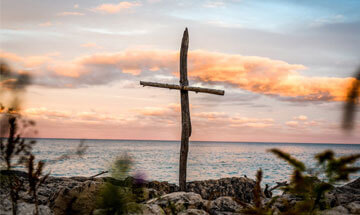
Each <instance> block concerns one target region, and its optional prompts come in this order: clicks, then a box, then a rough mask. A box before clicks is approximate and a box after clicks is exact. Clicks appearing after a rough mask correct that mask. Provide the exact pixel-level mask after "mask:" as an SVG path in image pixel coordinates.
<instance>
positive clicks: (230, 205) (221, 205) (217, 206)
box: [207, 196, 243, 214]
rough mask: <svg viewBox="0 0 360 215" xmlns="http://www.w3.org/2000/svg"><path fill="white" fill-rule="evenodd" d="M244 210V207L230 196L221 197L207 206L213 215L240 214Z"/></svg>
mask: <svg viewBox="0 0 360 215" xmlns="http://www.w3.org/2000/svg"><path fill="white" fill-rule="evenodd" d="M242 208H243V207H242V206H240V205H239V204H238V203H237V202H236V201H234V199H233V198H232V197H229V196H222V197H219V198H217V199H215V200H213V201H211V202H210V204H208V205H207V210H208V211H210V213H211V214H218V213H220V212H239V211H240V210H241V209H242Z"/></svg>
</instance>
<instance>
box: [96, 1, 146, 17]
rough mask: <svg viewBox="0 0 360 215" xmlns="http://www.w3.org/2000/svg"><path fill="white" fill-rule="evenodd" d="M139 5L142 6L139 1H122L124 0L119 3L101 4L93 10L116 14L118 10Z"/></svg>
mask: <svg viewBox="0 0 360 215" xmlns="http://www.w3.org/2000/svg"><path fill="white" fill-rule="evenodd" d="M138 6H141V4H140V3H137V2H127V1H122V2H119V3H118V4H101V5H99V6H97V7H95V8H93V9H92V10H93V11H96V12H103V13H110V14H114V13H118V12H120V11H123V10H126V9H130V8H133V7H138Z"/></svg>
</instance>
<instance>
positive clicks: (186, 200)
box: [147, 192, 204, 214]
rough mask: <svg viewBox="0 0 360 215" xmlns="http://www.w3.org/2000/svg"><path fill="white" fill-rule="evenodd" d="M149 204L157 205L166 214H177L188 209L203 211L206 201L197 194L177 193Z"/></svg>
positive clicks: (156, 199)
mask: <svg viewBox="0 0 360 215" xmlns="http://www.w3.org/2000/svg"><path fill="white" fill-rule="evenodd" d="M147 204H157V205H159V206H160V207H161V208H162V209H163V210H164V211H165V213H167V214H177V213H179V212H181V211H183V210H186V209H202V208H203V207H204V200H203V199H202V198H201V196H200V195H199V194H197V193H192V192H189V193H186V192H175V193H169V194H166V195H163V196H161V197H159V198H155V199H151V200H149V201H148V202H147Z"/></svg>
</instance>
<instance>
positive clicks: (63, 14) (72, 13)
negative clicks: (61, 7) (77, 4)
mask: <svg viewBox="0 0 360 215" xmlns="http://www.w3.org/2000/svg"><path fill="white" fill-rule="evenodd" d="M57 15H58V16H84V15H85V14H84V13H80V12H71V11H65V12H61V13H58V14H57Z"/></svg>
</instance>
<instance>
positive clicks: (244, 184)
mask: <svg viewBox="0 0 360 215" xmlns="http://www.w3.org/2000/svg"><path fill="white" fill-rule="evenodd" d="M4 174H7V173H4V172H2V175H4ZM15 174H16V175H17V176H18V178H19V179H20V180H23V181H24V189H23V190H21V191H20V192H19V194H20V197H21V200H19V203H18V214H33V211H34V208H35V202H34V200H33V199H32V197H31V196H30V195H29V194H28V192H27V189H26V186H28V185H27V184H26V174H25V173H24V172H19V171H16V172H15ZM105 182H110V183H112V184H114V185H116V184H121V183H124V182H126V183H135V180H134V179H133V178H131V177H129V178H126V179H125V181H117V180H115V179H113V178H110V177H98V178H90V177H51V176H50V177H49V178H48V179H47V180H46V181H45V183H44V184H42V185H41V186H40V187H39V188H38V205H39V211H40V214H43V215H45V214H54V215H63V214H64V215H65V214H66V215H71V214H94V215H96V214H103V213H102V211H101V210H99V209H97V210H96V209H95V202H96V197H97V193H98V192H99V190H100V188H101V186H102V185H103V184H104V183H105ZM141 186H142V187H143V188H142V190H143V195H141V198H139V199H137V202H138V203H139V204H140V208H141V210H140V211H139V212H138V213H136V214H181V215H185V214H194V215H197V214H199V215H201V214H211V215H212V214H214V215H220V214H223V215H230V214H242V213H240V212H239V211H240V210H241V209H242V208H243V207H245V206H246V204H252V200H253V198H254V197H253V189H254V186H255V181H254V180H252V179H250V178H246V177H232V178H222V179H218V180H205V181H194V182H189V183H188V184H187V190H188V192H179V188H178V186H177V185H175V184H171V183H168V182H158V181H143V182H142V185H141ZM0 198H1V199H0V202H1V203H0V214H12V212H11V201H10V199H9V190H8V188H7V187H5V186H4V185H3V183H2V187H1V190H0ZM282 198H285V199H287V200H290V202H296V201H297V199H296V198H295V197H292V196H289V195H287V194H282V195H281V196H280V197H279V199H278V200H277V202H276V203H275V204H274V207H275V211H281V208H282V205H281V202H282V201H281V199H282ZM326 199H327V201H328V205H330V207H331V208H330V209H327V210H324V211H322V214H324V215H333V214H360V178H359V179H357V180H355V181H353V182H351V183H349V184H346V185H344V186H340V187H337V188H335V189H334V190H333V191H331V192H330V193H328V194H327V196H326ZM263 201H264V202H266V201H268V200H267V199H266V197H265V196H263Z"/></svg>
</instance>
